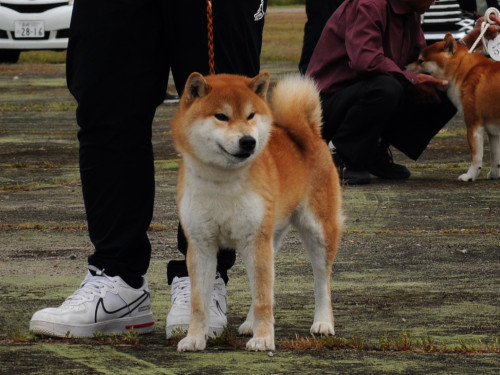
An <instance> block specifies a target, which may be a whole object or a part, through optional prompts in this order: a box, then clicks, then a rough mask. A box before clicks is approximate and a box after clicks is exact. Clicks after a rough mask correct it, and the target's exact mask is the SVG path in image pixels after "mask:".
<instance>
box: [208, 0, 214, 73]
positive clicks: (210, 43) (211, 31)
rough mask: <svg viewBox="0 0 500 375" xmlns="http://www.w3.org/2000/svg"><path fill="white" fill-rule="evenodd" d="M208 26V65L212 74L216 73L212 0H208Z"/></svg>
mask: <svg viewBox="0 0 500 375" xmlns="http://www.w3.org/2000/svg"><path fill="white" fill-rule="evenodd" d="M207 28H208V65H209V67H210V74H215V62H214V23H213V18H212V0H207Z"/></svg>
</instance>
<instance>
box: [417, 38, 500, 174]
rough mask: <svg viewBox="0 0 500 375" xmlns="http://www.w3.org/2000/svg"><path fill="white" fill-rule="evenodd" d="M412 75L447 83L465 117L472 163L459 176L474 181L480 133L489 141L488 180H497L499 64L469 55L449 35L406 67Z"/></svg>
mask: <svg viewBox="0 0 500 375" xmlns="http://www.w3.org/2000/svg"><path fill="white" fill-rule="evenodd" d="M407 69H408V70H410V71H413V72H415V73H428V74H430V75H432V76H434V77H436V78H440V79H446V80H448V82H449V85H448V88H447V93H448V97H449V98H450V100H451V101H452V103H453V104H454V105H455V107H457V109H458V111H459V112H461V113H462V114H463V116H464V120H465V124H466V126H467V140H468V142H469V147H470V150H471V157H472V163H471V166H470V168H469V170H468V171H467V173H464V174H462V175H460V177H458V179H459V180H461V181H474V180H475V179H476V178H478V176H479V173H480V172H481V167H482V162H483V144H484V140H483V132H484V131H486V133H487V134H488V139H489V142H490V162H491V164H490V171H489V172H488V178H489V179H497V178H500V101H499V98H500V63H497V62H493V61H492V60H490V59H488V58H487V57H485V56H483V55H480V54H477V53H469V52H468V48H467V47H465V46H462V45H460V44H458V43H457V42H456V41H455V39H453V37H452V36H451V34H447V35H446V37H445V38H444V40H443V41H441V42H437V43H434V44H432V45H430V46H428V47H426V48H424V49H423V50H422V53H421V54H420V57H419V60H418V61H416V62H414V63H413V64H410V65H408V66H407Z"/></svg>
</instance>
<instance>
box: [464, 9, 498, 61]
mask: <svg viewBox="0 0 500 375" xmlns="http://www.w3.org/2000/svg"><path fill="white" fill-rule="evenodd" d="M491 15H495V16H497V17H500V12H499V11H498V9H497V8H488V9H487V10H486V12H485V13H484V22H483V23H482V25H481V33H480V34H479V37H478V38H477V39H476V41H475V42H474V44H473V45H472V47H471V48H470V49H469V53H472V52H474V50H475V49H476V46H477V44H478V43H479V41H480V40H481V39H482V40H483V46H484V48H485V50H486V51H488V54H489V55H490V57H491V58H492V59H494V60H496V61H500V34H499V35H497V37H496V38H495V39H492V40H490V41H488V40H486V39H484V33H485V32H486V30H488V27H489V26H490V25H494V24H495V21H493V20H492V19H491V18H490V16H491Z"/></svg>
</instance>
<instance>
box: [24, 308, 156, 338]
mask: <svg viewBox="0 0 500 375" xmlns="http://www.w3.org/2000/svg"><path fill="white" fill-rule="evenodd" d="M154 325H155V321H154V319H153V314H152V313H151V314H147V315H143V316H139V317H137V316H136V317H133V318H130V317H129V318H121V319H113V320H108V321H105V322H100V323H93V324H81V325H74V324H58V323H54V322H46V321H39V320H35V321H33V320H32V321H31V322H30V330H31V331H33V333H34V334H36V335H43V336H52V337H74V338H91V337H94V335H95V334H96V333H97V332H99V333H102V334H104V335H121V334H122V333H127V332H132V331H133V332H136V333H138V334H139V335H142V334H145V333H150V332H153V331H154Z"/></svg>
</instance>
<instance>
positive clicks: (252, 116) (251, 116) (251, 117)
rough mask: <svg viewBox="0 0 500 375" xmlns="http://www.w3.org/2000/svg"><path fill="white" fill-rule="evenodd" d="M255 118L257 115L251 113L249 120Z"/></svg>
mask: <svg viewBox="0 0 500 375" xmlns="http://www.w3.org/2000/svg"><path fill="white" fill-rule="evenodd" d="M254 117H255V113H254V112H252V113H250V114H249V115H248V117H247V120H251V119H253V118H254Z"/></svg>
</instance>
